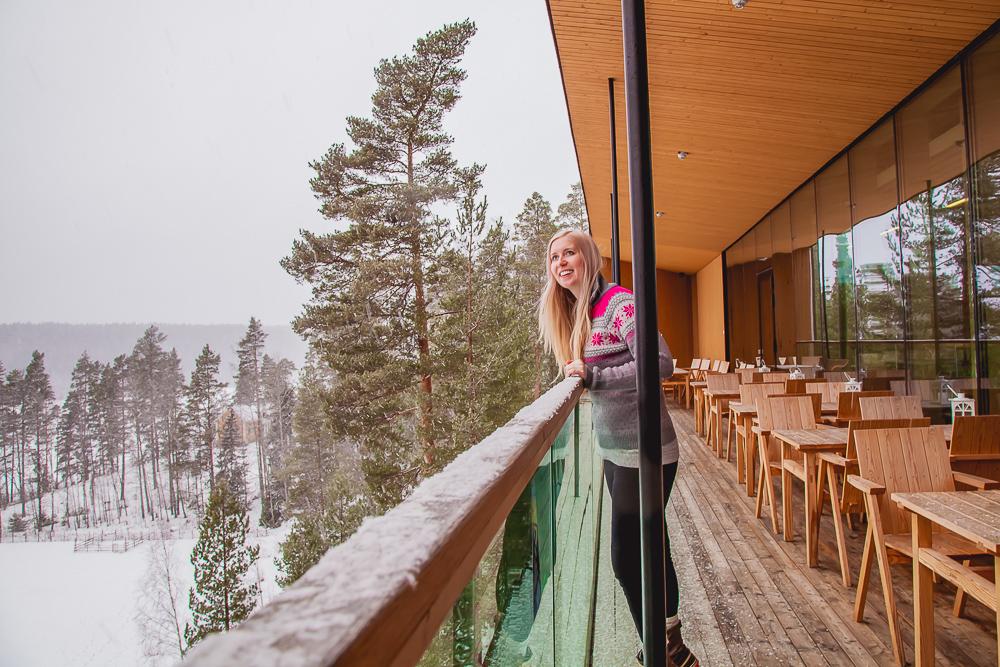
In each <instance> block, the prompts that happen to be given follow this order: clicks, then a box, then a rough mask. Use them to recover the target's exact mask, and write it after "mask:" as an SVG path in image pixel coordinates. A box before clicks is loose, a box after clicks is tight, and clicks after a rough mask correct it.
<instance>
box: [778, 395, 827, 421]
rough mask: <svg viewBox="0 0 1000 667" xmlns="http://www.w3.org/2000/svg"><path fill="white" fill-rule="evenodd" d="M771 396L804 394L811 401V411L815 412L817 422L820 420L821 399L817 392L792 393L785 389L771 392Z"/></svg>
mask: <svg viewBox="0 0 1000 667" xmlns="http://www.w3.org/2000/svg"><path fill="white" fill-rule="evenodd" d="M772 396H806V397H807V398H808V399H809V400H810V401H812V406H813V412H814V413H815V417H816V422H817V423H818V422H819V420H820V416H821V415H822V414H823V401H822V398H821V397H820V395H819V394H792V393H789V392H788V391H786V392H785V393H783V394H772Z"/></svg>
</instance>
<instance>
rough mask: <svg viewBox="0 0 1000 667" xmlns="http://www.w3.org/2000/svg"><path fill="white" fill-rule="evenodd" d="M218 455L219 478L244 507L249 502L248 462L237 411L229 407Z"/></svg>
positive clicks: (224, 420)
mask: <svg viewBox="0 0 1000 667" xmlns="http://www.w3.org/2000/svg"><path fill="white" fill-rule="evenodd" d="M218 452H219V453H218V456H217V457H216V460H217V462H218V466H219V472H218V476H219V479H221V480H224V481H225V482H226V486H227V487H228V488H229V491H230V492H231V493H232V494H233V495H235V496H236V499H237V500H238V501H239V502H240V504H241V505H243V507H249V505H248V503H247V462H246V457H245V456H244V454H243V435H242V433H240V428H239V424H238V423H237V421H236V412H235V411H234V410H233V409H232V408H228V409H227V410H226V413H225V418H224V419H223V422H222V434H221V435H220V436H219V446H218Z"/></svg>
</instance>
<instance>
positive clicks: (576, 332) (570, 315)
mask: <svg viewBox="0 0 1000 667" xmlns="http://www.w3.org/2000/svg"><path fill="white" fill-rule="evenodd" d="M564 236H569V237H571V238H572V239H573V240H574V241H576V250H577V252H579V253H580V254H581V255H582V256H583V260H584V261H583V267H584V268H583V280H582V282H581V284H582V285H584V286H586V287H585V289H584V290H583V291H582V294H583V298H581V299H577V298H576V297H575V296H574V295H573V293H572V292H570V291H569V290H568V289H566V288H564V287H562V286H561V285H559V283H557V282H556V281H555V280H554V279H553V277H552V270H551V267H550V263H551V257H552V244H553V243H555V242H556V240H557V239H561V238H562V237H564ZM603 261H604V260H602V259H601V251H600V250H599V249H598V248H597V244H596V243H594V239H593V238H591V236H590V235H589V234H586V233H584V232H581V231H580V230H578V229H563V230H560V231H558V232H556V233H555V235H554V236H553V237H552V238H551V239H549V244H548V246H546V250H545V289H543V290H542V296H541V298H540V299H539V300H538V332H539V336H538V338H539V340H541V341H542V343H543V344H544V345H545V349H546V350H547V351H549V352H551V353H552V354H553V355H554V356H555V358H556V361H558V362H559V365H560V366H563V365H565V364H566V363H567V362H569V361H571V360H573V359H582V358H583V348H584V346H585V345H586V344H587V339H588V338H590V294H591V292H592V291H593V289H594V285H595V284H596V283H597V276H598V275H600V271H601V264H602V263H603Z"/></svg>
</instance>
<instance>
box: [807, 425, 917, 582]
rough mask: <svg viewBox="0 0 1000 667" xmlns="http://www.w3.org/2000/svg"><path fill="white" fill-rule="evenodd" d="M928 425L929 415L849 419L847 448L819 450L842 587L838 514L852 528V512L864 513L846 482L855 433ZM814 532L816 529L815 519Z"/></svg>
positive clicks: (854, 461)
mask: <svg viewBox="0 0 1000 667" xmlns="http://www.w3.org/2000/svg"><path fill="white" fill-rule="evenodd" d="M930 425H931V420H930V418H919V419H864V420H861V419H859V420H853V421H851V422H850V423H849V424H848V427H847V428H848V430H847V450H846V451H845V453H844V454H843V455H840V454H836V453H834V452H821V453H820V455H819V475H818V476H817V479H818V480H819V484H820V488H821V489H822V488H823V486H824V485H825V487H826V493H828V494H829V495H830V506H831V507H830V510H831V514H832V515H833V529H834V534H835V535H836V537H837V557H838V558H839V559H840V579H841V581H842V582H843V584H844V586H850V585H851V569H850V564H849V563H848V560H847V539H846V536H845V533H844V522H843V518H842V517H843V516H846V517H847V527H848V528H850V529H851V530H854V513H855V512H857V513H862V512H864V502H863V500H862V498H861V493H860V492H859V491H858V490H857V489H855V488H854V487H853V486H851V485H850V484H848V483H847V476H848V475H857V474H858V452H857V448H856V446H855V443H854V440H855V433H856V432H857V431H859V430H862V429H873V428H881V429H886V428H910V427H922V426H930ZM825 502H826V494H825V493H821V494H820V495H819V512H818V516H819V517H822V516H823V505H824V503H825ZM816 532H819V525H818V522H817V528H816Z"/></svg>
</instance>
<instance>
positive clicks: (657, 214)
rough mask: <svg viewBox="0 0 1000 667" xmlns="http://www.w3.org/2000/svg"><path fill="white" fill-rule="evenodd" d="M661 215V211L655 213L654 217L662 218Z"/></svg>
mask: <svg viewBox="0 0 1000 667" xmlns="http://www.w3.org/2000/svg"><path fill="white" fill-rule="evenodd" d="M663 215H664V213H663V211H657V212H656V217H657V218H662V217H663Z"/></svg>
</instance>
